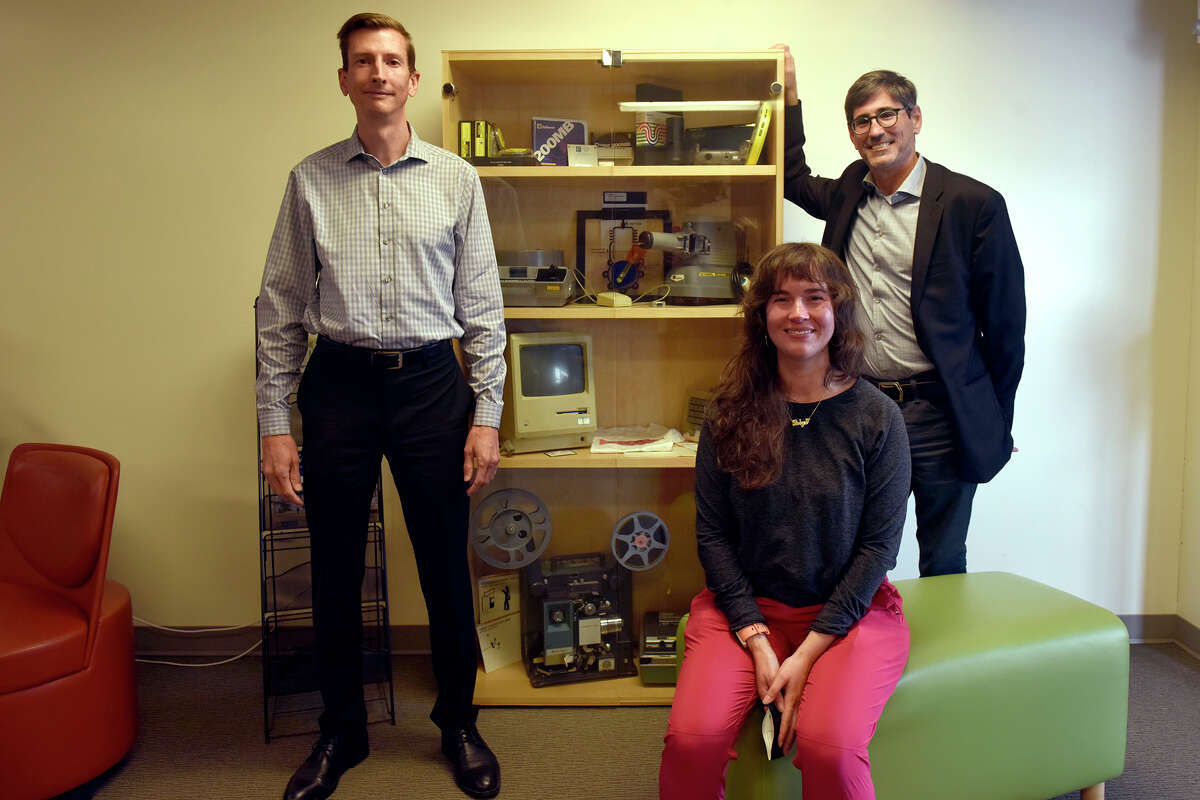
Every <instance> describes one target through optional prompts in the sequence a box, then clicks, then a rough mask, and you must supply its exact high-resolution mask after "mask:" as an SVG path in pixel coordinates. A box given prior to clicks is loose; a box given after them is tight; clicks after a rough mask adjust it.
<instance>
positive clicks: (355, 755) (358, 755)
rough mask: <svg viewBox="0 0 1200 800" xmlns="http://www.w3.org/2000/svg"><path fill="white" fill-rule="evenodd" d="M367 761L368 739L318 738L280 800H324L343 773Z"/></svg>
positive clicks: (339, 736)
mask: <svg viewBox="0 0 1200 800" xmlns="http://www.w3.org/2000/svg"><path fill="white" fill-rule="evenodd" d="M366 757H367V735H366V733H365V732H363V733H361V734H357V735H345V734H339V735H335V736H326V735H324V734H322V735H321V738H320V739H318V740H317V744H316V746H315V747H313V751H312V753H310V754H309V756H308V758H306V759H304V763H303V764H301V765H300V769H298V770H296V773H295V774H294V775H292V779H291V780H290V781H288V785H287V789H285V790H284V792H283V800H325V798H327V797H329V795H331V794H333V790H334V789H336V788H337V785H338V780H340V779H341V777H342V773H344V772H345V771H346V770H348V769H350V768H351V767H353V766H355V765H356V764H358V763H359V762H361V761H362V760H363V759H364V758H366Z"/></svg>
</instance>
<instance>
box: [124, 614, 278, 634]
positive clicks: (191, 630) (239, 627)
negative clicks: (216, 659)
mask: <svg viewBox="0 0 1200 800" xmlns="http://www.w3.org/2000/svg"><path fill="white" fill-rule="evenodd" d="M133 621H134V622H138V623H141V624H142V625H145V626H146V627H148V628H157V629H158V630H160V631H170V632H171V633H221V632H223V631H240V630H242V629H243V628H257V627H258V626H260V625H262V622H261V621H259V622H247V623H246V624H245V625H228V626H226V627H223V628H171V627H169V626H167V625H158V624H156V623H153V622H151V621H149V620H146V619H142V618H141V617H134V618H133Z"/></svg>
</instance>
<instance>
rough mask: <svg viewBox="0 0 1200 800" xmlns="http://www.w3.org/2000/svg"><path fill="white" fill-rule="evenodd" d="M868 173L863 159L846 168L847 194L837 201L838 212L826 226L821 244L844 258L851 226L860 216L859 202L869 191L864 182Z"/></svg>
mask: <svg viewBox="0 0 1200 800" xmlns="http://www.w3.org/2000/svg"><path fill="white" fill-rule="evenodd" d="M855 167H858V168H859V169H855ZM866 174H867V165H866V164H865V163H863V162H862V161H859V162H857V163H856V164H854V165H852V166H851V167H850V169H847V170H846V175H847V180H845V181H844V182H843V184H842V186H843V189H842V191H843V192H844V193H845V194H844V195H843V197H842V198H841V199H840V200H838V201H836V202H835V205H834V207H835V208H836V209H837V214H836V216H835V217H834V218H833V222H832V224H831V225H826V226H825V235H824V236H823V237H822V238H823V241H822V242H821V244H823V245H825V246H826V247H828V248H829V249H830V250H832V251H833V252H835V253H837V254H838V256H840V257H841V258H842V259H843V260H845V258H846V243H847V242H848V241H849V240H850V226H851V225H853V224H854V219H855V218H856V217H857V216H858V204H859V203H861V202H862V199H863V197H864V196H865V195H866V193H867V187H866V186H865V185H864V184H863V182H862V179H863V177H864V176H865V175H866Z"/></svg>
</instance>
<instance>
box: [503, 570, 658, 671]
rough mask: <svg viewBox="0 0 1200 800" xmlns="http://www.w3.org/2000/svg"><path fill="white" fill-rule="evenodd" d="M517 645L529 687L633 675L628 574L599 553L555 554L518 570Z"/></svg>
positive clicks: (630, 587)
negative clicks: (521, 598)
mask: <svg viewBox="0 0 1200 800" xmlns="http://www.w3.org/2000/svg"><path fill="white" fill-rule="evenodd" d="M523 572H524V577H525V579H524V580H523V581H522V587H523V588H524V591H525V594H526V598H525V602H524V604H523V605H522V609H523V611H522V613H523V614H524V619H525V625H524V627H525V630H524V635H523V636H522V644H523V649H524V654H525V662H526V664H527V666H528V669H529V681H530V683H532V684H533V685H534V686H535V687H540V686H548V685H552V684H558V683H572V682H575V681H586V680H595V679H598V678H617V677H625V676H629V675H636V674H637V667H636V666H635V665H634V657H633V651H634V647H633V641H632V639H631V638H630V636H631V633H632V631H631V630H630V628H631V625H630V623H629V614H630V613H632V609H633V586H632V582H631V580H630V574H629V573H628V572H627V571H625V570H624V569H622V568H621V567H619V566H617V565H616V564H615V563H614V562H613V560H612V559H610V558H609V557H608V556H607V555H605V554H603V553H586V554H583V555H572V556H556V557H554V558H551V559H549V561H535V562H534V563H532V564H530V565H529V566H527V567H525V568H524V570H523Z"/></svg>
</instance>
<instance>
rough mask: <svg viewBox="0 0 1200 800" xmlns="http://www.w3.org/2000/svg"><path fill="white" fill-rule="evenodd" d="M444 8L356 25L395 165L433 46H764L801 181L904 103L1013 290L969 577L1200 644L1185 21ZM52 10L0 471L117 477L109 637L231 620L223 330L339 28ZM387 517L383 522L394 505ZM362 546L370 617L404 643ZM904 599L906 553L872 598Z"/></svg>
mask: <svg viewBox="0 0 1200 800" xmlns="http://www.w3.org/2000/svg"><path fill="white" fill-rule="evenodd" d="M473 6H474V8H475V9H476V10H475V11H474V12H472V13H455V14H453V15H451V14H449V13H446V12H444V11H442V10H441V9H442V8H443V7H441V6H437V5H436V4H414V5H413V6H412V7H411V8H405V7H395V8H390V9H384V10H388V11H390V12H391V13H393V14H395V15H397V16H398V17H400V18H401V19H402V20H404V21H405V23H406V24H407V25H408V26H409V27H410V29H411V30H412V31H413V32H414V34H415V40H416V46H417V50H418V66H419V67H420V68H421V69H423V70H425V79H424V82H423V84H422V87H421V92H420V94H419V95H418V97H417V98H416V99H415V100H414V101H413V102H412V104H411V106H410V108H411V110H412V113H411V118H412V120H413V122H414V124H415V126H416V127H417V129H418V131H419V132H420V133H421V134H422V135H423V136H424V137H425V138H427V139H431V140H434V141H437V140H438V139H439V138H440V132H439V129H438V126H439V120H440V111H439V102H440V101H439V94H438V87H439V84H440V80H439V75H438V70H439V63H440V59H439V51H440V50H442V49H471V48H529V47H554V48H560V47H596V48H599V47H624V48H630V49H634V48H646V47H665V48H671V49H699V48H722V47H737V48H742V47H749V48H756V47H761V46H763V45H768V44H771V43H773V42H774V41H778V40H785V41H790V42H791V43H792V44H793V45H795V46H796V49H797V51H798V52H797V58H798V62H799V65H800V70H801V73H802V80H801V93H802V96H803V97H804V99H805V102H806V111H807V114H806V119H807V122H808V129H809V133H810V145H809V153H810V160H811V161H812V163H813V164H814V165H815V166H816V167H817V168H818V171H823V172H826V173H832V172H835V171H839V170H840V169H841V168H842V167H843V166H844V165H845V164H846V163H847V162H848V161H849V159H850V158H852V157H853V152H852V151H851V149H850V147H849V145H848V143H847V141H846V139H845V133H844V128H843V127H842V126H841V122H840V119H839V113H840V105H841V97H842V94H843V93H844V91H845V87H846V86H847V85H849V83H850V82H851V80H853V78H854V77H856V76H857V75H858V74H859V73H860V72H862V71H864V70H866V69H869V68H874V67H877V66H881V65H888V66H893V67H894V68H897V69H899V70H900V71H902V72H905V73H907V74H908V75H909V76H910V77H912V78H913V79H914V80H915V82H916V83H917V85H918V87H919V88H920V90H921V101H922V107H923V110H924V112H925V129H924V132H923V133H922V134H921V137H920V138H919V140H918V145H919V147H920V149H921V150H922V152H924V153H926V154H927V155H928V156H929V157H930V158H932V159H933V160H935V161H939V162H941V163H945V164H947V165H948V166H950V167H951V168H954V169H957V170H960V171H963V172H966V173H968V174H971V175H974V176H976V177H978V178H980V179H982V180H985V181H986V182H988V183H991V184H992V185H994V186H996V187H997V188H998V189H1000V190H1001V191H1002V192H1003V193H1004V194H1005V197H1006V198H1007V200H1008V203H1009V207H1010V210H1011V213H1012V217H1013V222H1014V226H1015V229H1016V231H1017V236H1018V240H1019V241H1020V243H1021V247H1022V252H1023V254H1024V257H1025V262H1026V269H1027V273H1028V279H1029V308H1030V314H1029V335H1028V345H1029V359H1028V366H1027V370H1026V377H1025V380H1024V382H1023V383H1022V387H1021V392H1020V394H1019V395H1018V401H1017V402H1018V407H1017V423H1016V431H1015V433H1016V438H1017V443H1018V446H1019V447H1020V448H1021V452H1020V453H1018V454H1017V455H1016V456H1015V458H1014V460H1013V463H1012V464H1011V465H1010V466H1009V467H1008V468H1006V470H1005V471H1004V472H1003V473H1002V474H1001V475H1000V476H999V477H998V478H997V479H996V480H995V481H994V482H993V483H992V484H990V485H988V486H986V487H984V488H983V489H981V491H980V493H979V496H978V500H977V513H976V520H975V524H974V527H973V529H972V536H971V565H972V568H973V569H1004V570H1009V571H1013V572H1019V573H1022V574H1025V575H1028V576H1030V577H1033V578H1036V579H1039V580H1043V581H1045V582H1048V583H1051V584H1054V585H1056V586H1059V587H1061V588H1064V589H1067V590H1069V591H1072V592H1075V593H1077V594H1079V595H1081V596H1084V597H1086V598H1088V599H1091V600H1093V601H1095V602H1098V603H1101V604H1102V605H1105V606H1107V607H1109V608H1111V609H1112V610H1114V611H1117V612H1120V613H1176V612H1177V611H1178V612H1180V613H1183V614H1184V615H1185V616H1186V617H1187V618H1188V619H1190V620H1191V621H1193V622H1200V594H1198V591H1200V590H1197V589H1196V588H1194V587H1195V586H1196V585H1198V584H1200V581H1198V579H1200V574H1198V573H1200V564H1198V562H1200V533H1198V532H1197V531H1198V530H1200V524H1198V522H1200V520H1198V519H1197V517H1198V516H1200V510H1197V507H1196V504H1195V503H1194V502H1193V500H1194V498H1195V497H1197V496H1198V495H1200V483H1198V481H1197V477H1196V473H1195V472H1194V470H1191V469H1188V470H1187V471H1185V466H1184V465H1185V458H1186V460H1187V463H1189V464H1193V463H1194V462H1195V459H1196V456H1197V454H1198V453H1200V434H1198V433H1197V432H1196V431H1197V427H1198V426H1197V425H1196V424H1195V423H1196V421H1198V420H1200V391H1196V390H1194V389H1193V391H1191V392H1190V394H1189V392H1188V390H1189V387H1195V386H1196V380H1195V379H1192V380H1189V377H1188V371H1187V369H1186V365H1188V364H1192V370H1191V374H1192V375H1193V376H1197V375H1200V363H1198V362H1197V357H1196V355H1195V350H1196V348H1194V347H1192V346H1191V341H1190V340H1189V337H1188V335H1187V333H1188V332H1190V331H1192V330H1194V329H1195V328H1196V322H1195V320H1194V316H1193V312H1192V308H1193V305H1194V304H1195V301H1196V300H1200V295H1198V294H1197V293H1198V292H1200V289H1198V288H1194V287H1195V283H1194V281H1193V277H1192V274H1193V272H1194V269H1195V267H1196V259H1197V255H1196V254H1197V249H1198V247H1200V243H1198V240H1197V234H1196V232H1195V231H1196V221H1197V200H1196V193H1197V185H1198V184H1200V171H1198V168H1197V150H1198V149H1200V135H1198V134H1197V122H1196V112H1195V110H1194V108H1193V106H1194V101H1195V87H1196V86H1197V85H1200V84H1198V81H1200V67H1198V62H1197V52H1198V48H1200V46H1198V45H1196V43H1195V40H1194V38H1193V37H1192V36H1191V35H1190V28H1191V23H1192V20H1193V19H1194V15H1195V6H1194V3H1191V2H1190V0H1170V1H1167V0H1164V1H1163V2H1149V1H1148V2H1143V3H1140V4H1136V3H1127V2H1119V1H1118V0H1107V1H1106V2H1100V3H1095V4H1092V5H1091V6H1090V7H1089V8H1088V9H1087V10H1086V11H1083V10H1081V8H1080V6H1079V5H1078V4H1077V3H1075V2H1072V1H1071V0H1048V1H1047V0H1042V1H1040V2H1018V3H1005V4H991V3H982V2H980V3H963V2H956V1H954V0H921V1H919V2H913V3H908V4H906V6H905V7H904V9H903V11H894V12H892V13H889V15H888V17H889V18H888V20H887V23H888V24H887V25H886V26H885V25H867V24H865V23H864V22H863V19H864V18H865V14H866V12H865V11H864V10H863V9H862V8H860V7H851V6H845V5H842V6H837V5H836V4H828V3H823V2H815V0H808V1H805V2H785V1H784V0H777V1H773V2H758V3H750V4H748V5H747V6H746V7H747V8H748V9H749V10H748V11H744V12H737V13H731V12H730V9H731V8H732V7H731V6H730V5H729V4H728V3H725V2H713V1H712V0H699V1H698V2H695V3H692V4H687V5H684V4H675V3H672V4H658V5H655V4H647V3H644V2H627V1H625V0H613V2H608V3H605V4H603V5H601V6H580V5H578V4H575V5H569V4H562V3H550V2H544V1H543V0H534V1H533V2H527V3H523V4H522V5H521V9H522V10H523V12H524V14H525V16H524V17H522V18H521V19H520V20H519V21H516V20H512V19H511V18H509V19H504V20H501V19H499V18H497V16H496V15H495V14H494V12H492V11H490V9H492V8H494V4H491V3H486V4H485V3H475V4H473ZM462 7H463V6H462V4H459V5H458V6H457V7H456V8H462ZM54 8H55V10H52V11H43V10H42V7H41V5H40V4H34V3H30V2H27V3H24V4H17V3H12V2H10V3H6V4H4V7H3V10H2V11H0V66H2V67H3V73H2V74H3V75H4V76H5V78H4V81H3V82H0V109H2V110H3V115H4V121H5V124H4V126H3V128H0V175H2V176H3V189H2V190H0V253H2V254H3V257H2V258H0V264H2V265H3V266H2V267H0V269H2V270H3V277H4V280H3V283H2V284H0V286H2V287H3V288H2V290H0V291H2V294H0V348H2V352H3V354H4V355H3V361H2V363H3V376H4V377H3V382H2V383H0V451H3V452H5V453H7V452H8V450H9V449H11V447H12V446H13V445H15V444H17V443H18V442H21V441H27V440H55V441H72V442H79V443H86V444H90V445H93V446H96V447H101V448H105V449H108V450H111V451H112V452H114V453H115V454H117V455H118V456H119V457H120V458H121V460H122V463H123V467H124V474H123V482H122V487H121V500H120V506H119V511H118V519H117V535H116V537H115V538H114V544H113V558H112V562H111V567H110V569H111V573H112V575H113V576H114V577H116V578H118V579H120V580H122V581H124V582H126V583H127V584H128V585H129V586H130V588H131V590H132V591H133V594H134V598H135V603H136V606H137V608H136V610H137V613H138V614H139V616H142V617H145V618H148V619H152V620H155V621H157V622H162V623H167V624H176V625H200V624H219V623H237V622H249V621H252V620H254V619H255V618H256V617H257V614H258V590H257V586H258V567H257V539H256V524H255V516H256V500H255V486H256V483H255V428H254V406H253V395H252V377H253V370H254V359H253V351H252V339H253V331H252V322H251V308H250V304H251V301H252V299H253V297H254V295H255V294H256V292H257V287H258V280H259V276H260V273H261V268H262V260H263V257H264V255H265V252H266V246H267V241H268V238H269V236H270V231H271V227H272V224H273V221H274V216H275V212H276V210H277V209H278V204H279V200H280V197H281V196H282V191H283V185H284V180H285V177H286V174H287V171H288V169H289V168H290V167H291V166H292V165H293V164H294V163H295V162H296V161H298V160H299V159H300V158H302V157H303V156H304V155H306V154H308V153H310V152H312V151H314V150H316V149H318V148H320V147H322V146H324V145H326V144H328V143H330V142H332V141H334V140H336V139H338V138H343V137H344V136H346V135H347V134H348V133H349V131H350V129H351V127H352V124H353V117H352V114H351V109H350V107H349V106H348V104H347V103H346V101H345V100H344V99H343V98H342V97H341V96H340V94H339V93H338V91H337V89H336V86H335V75H334V70H335V67H336V66H337V53H336V45H335V41H334V33H335V31H336V29H337V27H338V25H339V24H340V23H341V22H342V21H343V20H344V19H345V17H347V16H349V14H351V13H353V12H355V11H359V10H362V8H361V7H360V6H357V5H350V4H347V3H338V2H334V3H329V2H314V1H313V0H307V1H302V2H287V3H284V2H271V1H270V0H239V2H236V3H235V2H229V0H214V1H213V2H209V3H175V4H167V3H163V4H151V3H137V2H132V0H113V2H110V3H106V4H94V3H84V2H77V1H76V2H67V3H60V4H57V5H56V6H55V7H54ZM588 8H594V9H596V10H595V11H594V12H592V14H593V16H592V17H590V18H588V19H586V20H583V19H581V17H582V16H583V15H584V14H586V13H588V12H587V11H586V9H588ZM435 9H436V10H435ZM599 9H603V11H600V10H599ZM552 111H553V110H552V109H547V112H548V113H552ZM1189 421H1190V422H1191V424H1190V425H1189ZM1181 498H1187V501H1186V502H1184V501H1183V500H1182V499H1181ZM388 511H389V513H390V515H391V519H392V521H393V522H394V523H398V521H399V513H398V509H397V508H396V504H395V501H394V496H393V499H391V500H390V502H389V507H388ZM391 531H392V536H391V541H390V547H389V551H390V552H389V556H390V561H391V566H392V581H391V583H392V586H391V591H392V598H393V600H394V608H395V610H394V612H393V622H395V623H401V624H403V623H412V622H420V621H422V620H423V612H422V610H421V609H420V604H419V599H418V598H419V596H418V594H417V592H416V591H415V589H414V588H413V572H412V569H411V566H410V561H411V556H410V554H409V550H408V545H407V542H406V541H404V539H403V537H402V536H401V535H400V531H399V526H398V524H394V525H392V526H391ZM1181 531H1182V532H1183V533H1182V537H1181ZM680 546H687V545H686V544H683V545H680ZM1181 559H1182V561H1181ZM913 571H914V567H913V548H912V546H911V540H910V541H907V542H906V550H905V551H904V555H903V557H902V561H901V565H900V567H899V568H898V570H897V572H898V574H900V575H901V576H904V575H906V574H912V572H913Z"/></svg>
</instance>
